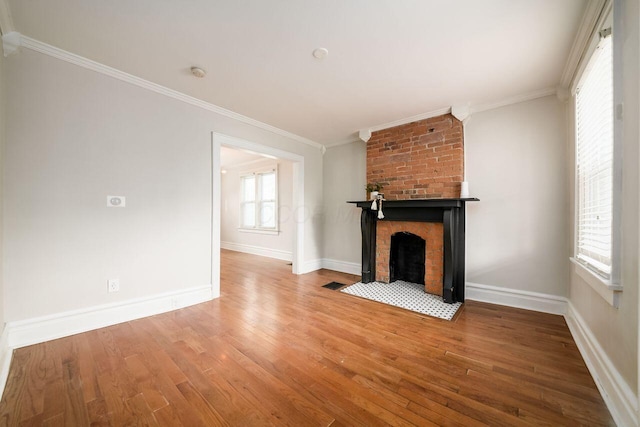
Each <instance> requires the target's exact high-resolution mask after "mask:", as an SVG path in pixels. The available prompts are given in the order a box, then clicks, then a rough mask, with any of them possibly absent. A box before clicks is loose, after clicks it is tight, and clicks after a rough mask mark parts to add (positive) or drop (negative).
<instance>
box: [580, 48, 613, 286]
mask: <svg viewBox="0 0 640 427" xmlns="http://www.w3.org/2000/svg"><path fill="white" fill-rule="evenodd" d="M613 119H614V117H613V56H612V40H611V36H606V37H604V38H602V39H601V40H600V43H599V45H598V48H597V49H596V51H595V52H594V54H593V56H592V58H591V60H590V61H589V65H588V66H587V68H586V70H585V72H584V74H583V76H582V79H581V80H580V84H579V85H578V87H577V90H576V145H577V147H576V165H577V177H576V186H577V188H576V195H577V199H578V200H577V218H576V219H577V244H576V252H577V253H576V258H577V259H578V261H580V262H581V263H583V264H585V265H586V266H587V267H589V268H590V269H591V270H594V271H595V272H596V273H598V274H600V275H601V276H603V277H604V278H606V279H609V278H610V277H611V249H612V228H611V227H612V217H613V198H612V196H613Z"/></svg>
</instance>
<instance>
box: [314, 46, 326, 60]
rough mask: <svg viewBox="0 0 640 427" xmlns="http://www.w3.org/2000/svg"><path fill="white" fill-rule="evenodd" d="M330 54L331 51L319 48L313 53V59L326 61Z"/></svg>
mask: <svg viewBox="0 0 640 427" xmlns="http://www.w3.org/2000/svg"><path fill="white" fill-rule="evenodd" d="M328 54H329V51H328V50H327V49H325V48H324V47H319V48H317V49H315V50H314V51H313V57H314V58H316V59H324V58H325V57H326V56H327V55H328Z"/></svg>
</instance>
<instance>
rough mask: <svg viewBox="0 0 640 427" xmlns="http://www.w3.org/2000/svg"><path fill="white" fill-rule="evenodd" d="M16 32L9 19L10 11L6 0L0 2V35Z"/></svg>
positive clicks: (11, 19) (11, 20)
mask: <svg viewBox="0 0 640 427" xmlns="http://www.w3.org/2000/svg"><path fill="white" fill-rule="evenodd" d="M15 30H16V28H15V26H14V25H13V18H12V17H11V9H9V2H8V1H7V0H0V33H2V34H3V35H5V34H9V33H12V32H14V31H15Z"/></svg>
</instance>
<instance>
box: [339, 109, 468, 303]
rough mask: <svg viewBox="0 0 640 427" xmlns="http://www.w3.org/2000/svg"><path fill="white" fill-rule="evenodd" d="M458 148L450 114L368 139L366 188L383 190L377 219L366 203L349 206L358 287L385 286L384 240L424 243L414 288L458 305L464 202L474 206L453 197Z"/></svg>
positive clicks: (458, 131) (388, 265) (387, 257)
mask: <svg viewBox="0 0 640 427" xmlns="http://www.w3.org/2000/svg"><path fill="white" fill-rule="evenodd" d="M463 149H464V141H463V130H462V122H461V121H459V120H458V119H456V118H455V117H454V116H452V115H451V114H445V115H442V116H438V117H433V118H430V119H426V120H421V121H417V122H413V123H409V124H406V125H402V126H397V127H393V128H389V129H384V130H380V131H377V132H373V133H372V134H371V138H370V139H369V141H368V142H367V182H368V183H376V182H377V183H381V184H383V185H384V189H383V190H382V193H383V194H384V201H383V210H384V218H383V219H378V216H377V212H376V211H374V210H372V209H371V202H370V201H362V202H350V203H356V204H357V206H358V207H360V208H362V215H361V228H362V282H363V283H369V282H371V281H376V280H377V281H382V282H389V280H390V278H391V277H390V276H391V274H390V272H391V270H393V268H394V262H395V261H392V260H391V257H392V252H393V251H392V247H391V246H392V245H391V242H392V236H394V235H398V233H406V234H408V235H411V236H417V238H418V239H423V240H424V242H425V245H424V252H425V253H424V270H423V271H424V279H423V280H421V281H417V283H424V285H425V291H426V292H429V293H433V294H437V295H442V296H443V299H444V300H445V302H457V301H460V302H463V301H464V233H465V230H464V224H465V221H464V217H465V203H466V202H468V201H473V200H477V199H461V198H459V197H460V183H461V182H462V180H463V175H464V153H463ZM412 250H416V249H415V248H414V249H412ZM420 250H422V249H420ZM409 255H411V254H410V253H409ZM419 259H420V260H422V258H419ZM412 262H413V263H414V264H415V261H412ZM420 262H421V261H420ZM398 265H408V264H407V263H403V262H400V263H399V264H398ZM418 267H422V266H418ZM421 275H422V270H420V274H419V275H418V276H421ZM413 277H416V276H413Z"/></svg>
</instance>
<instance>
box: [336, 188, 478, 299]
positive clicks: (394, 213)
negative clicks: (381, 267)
mask: <svg viewBox="0 0 640 427" xmlns="http://www.w3.org/2000/svg"><path fill="white" fill-rule="evenodd" d="M476 201H479V199H476V198H463V199H411V200H383V202H382V210H383V212H384V219H378V216H377V211H374V210H372V209H371V200H369V201H350V202H348V203H352V204H355V205H356V206H358V207H359V208H361V209H362V214H361V216H360V226H361V230H362V282H363V283H369V282H373V281H375V280H376V277H375V274H376V224H377V221H419V222H441V223H443V225H444V242H443V252H444V253H443V258H444V269H443V271H444V274H443V292H442V296H443V299H444V301H445V302H448V303H454V302H464V280H465V278H464V269H465V267H464V258H465V257H464V249H465V204H466V202H476Z"/></svg>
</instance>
